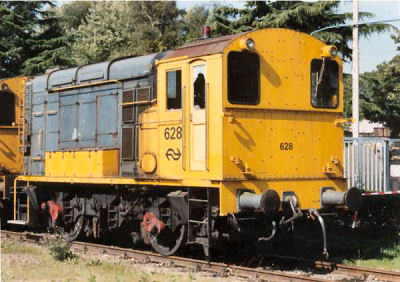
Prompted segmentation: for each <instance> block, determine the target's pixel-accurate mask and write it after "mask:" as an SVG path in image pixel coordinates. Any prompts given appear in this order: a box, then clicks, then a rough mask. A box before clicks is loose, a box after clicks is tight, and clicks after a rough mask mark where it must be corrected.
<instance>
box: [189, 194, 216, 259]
mask: <svg viewBox="0 0 400 282" xmlns="http://www.w3.org/2000/svg"><path fill="white" fill-rule="evenodd" d="M194 189H196V188H188V243H198V244H201V245H203V249H204V253H205V255H206V256H207V257H208V258H210V247H211V239H212V238H211V205H210V194H211V191H210V189H204V188H201V190H203V191H204V190H206V195H203V194H204V193H202V192H203V191H201V190H198V191H199V192H200V193H197V195H194V193H193V192H194ZM199 196H200V197H201V198H199ZM199 205H201V206H202V208H203V210H204V211H205V213H206V218H204V219H203V220H201V219H199V218H196V217H195V215H194V213H193V209H194V208H195V207H196V206H197V207H198V206H199ZM194 225H204V226H205V228H206V234H205V235H204V236H196V235H195V234H194V233H193V226H194Z"/></svg>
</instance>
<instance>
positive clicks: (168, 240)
mask: <svg viewBox="0 0 400 282" xmlns="http://www.w3.org/2000/svg"><path fill="white" fill-rule="evenodd" d="M186 232H187V228H186V225H184V224H182V225H181V226H180V227H179V228H177V229H176V230H175V232H172V231H170V230H169V229H164V230H163V231H162V232H161V233H160V234H157V233H155V234H150V236H149V237H150V244H151V246H152V247H153V249H154V250H155V251H156V252H157V253H159V254H160V255H163V256H171V255H173V254H175V253H176V252H177V251H178V249H179V247H180V246H181V245H182V244H183V243H184V241H185V240H184V239H185V237H186Z"/></svg>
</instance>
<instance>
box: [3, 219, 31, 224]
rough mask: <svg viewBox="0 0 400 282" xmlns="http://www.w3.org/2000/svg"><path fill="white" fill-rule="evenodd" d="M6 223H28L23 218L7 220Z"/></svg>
mask: <svg viewBox="0 0 400 282" xmlns="http://www.w3.org/2000/svg"><path fill="white" fill-rule="evenodd" d="M7 223H8V224H14V225H27V224H28V223H27V222H26V221H25V220H7Z"/></svg>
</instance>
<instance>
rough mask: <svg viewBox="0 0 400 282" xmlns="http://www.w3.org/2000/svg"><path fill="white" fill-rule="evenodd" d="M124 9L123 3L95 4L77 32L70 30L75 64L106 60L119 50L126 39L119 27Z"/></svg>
mask: <svg viewBox="0 0 400 282" xmlns="http://www.w3.org/2000/svg"><path fill="white" fill-rule="evenodd" d="M124 7H125V3H123V2H111V3H110V2H96V3H95V5H94V6H93V7H92V8H90V9H89V14H88V15H87V17H86V19H85V22H82V23H81V24H80V25H79V27H78V29H76V30H75V29H73V28H72V29H71V31H70V32H69V34H70V35H73V36H74V42H73V43H72V53H73V57H74V59H75V61H76V62H77V63H78V64H80V65H82V64H88V63H94V62H99V61H103V60H107V59H108V58H109V57H110V56H111V54H112V53H113V52H114V51H115V50H116V49H119V48H122V46H123V45H124V42H126V40H127V38H126V35H125V34H124V33H123V31H122V30H123V28H122V26H121V24H122V20H121V17H122V16H121V15H122V14H123V13H124Z"/></svg>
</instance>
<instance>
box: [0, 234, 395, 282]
mask: <svg viewBox="0 0 400 282" xmlns="http://www.w3.org/2000/svg"><path fill="white" fill-rule="evenodd" d="M0 237H1V238H3V237H5V238H9V239H15V240H21V241H27V242H34V243H39V242H40V241H43V240H44V239H45V238H44V237H45V236H44V234H37V233H29V232H12V231H6V230H1V231H0ZM71 248H72V250H74V251H80V252H83V253H91V254H109V255H117V256H121V257H123V258H126V259H129V258H131V259H133V260H137V261H140V262H144V263H162V264H164V265H167V266H176V267H183V268H192V269H194V270H196V271H200V270H201V271H206V272H212V273H215V274H218V275H221V276H229V275H231V276H237V277H243V278H246V279H251V280H258V281H260V280H261V281H262V280H267V281H321V280H323V278H321V277H320V276H319V277H318V278H316V277H312V276H310V275H309V274H293V273H290V272H287V271H278V270H266V269H260V268H252V267H242V266H237V265H231V264H226V263H217V262H208V261H204V260H198V259H190V258H185V257H177V256H168V257H165V256H161V255H159V254H156V253H153V252H148V251H141V250H134V249H127V248H120V247H115V246H108V245H99V244H93V243H88V242H80V241H74V242H72V243H71ZM267 257H270V258H276V259H282V260H289V261H293V262H297V263H303V264H304V263H306V264H308V265H309V266H311V268H313V269H315V270H323V271H327V272H328V273H329V274H333V275H346V276H347V277H351V278H358V279H360V278H362V277H364V278H366V276H367V277H368V276H371V277H374V278H376V279H379V280H380V281H399V280H400V272H396V271H389V270H383V269H374V268H369V267H359V266H351V265H345V264H337V263H334V262H329V261H318V260H309V259H303V258H297V257H289V256H274V255H271V256H267Z"/></svg>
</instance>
